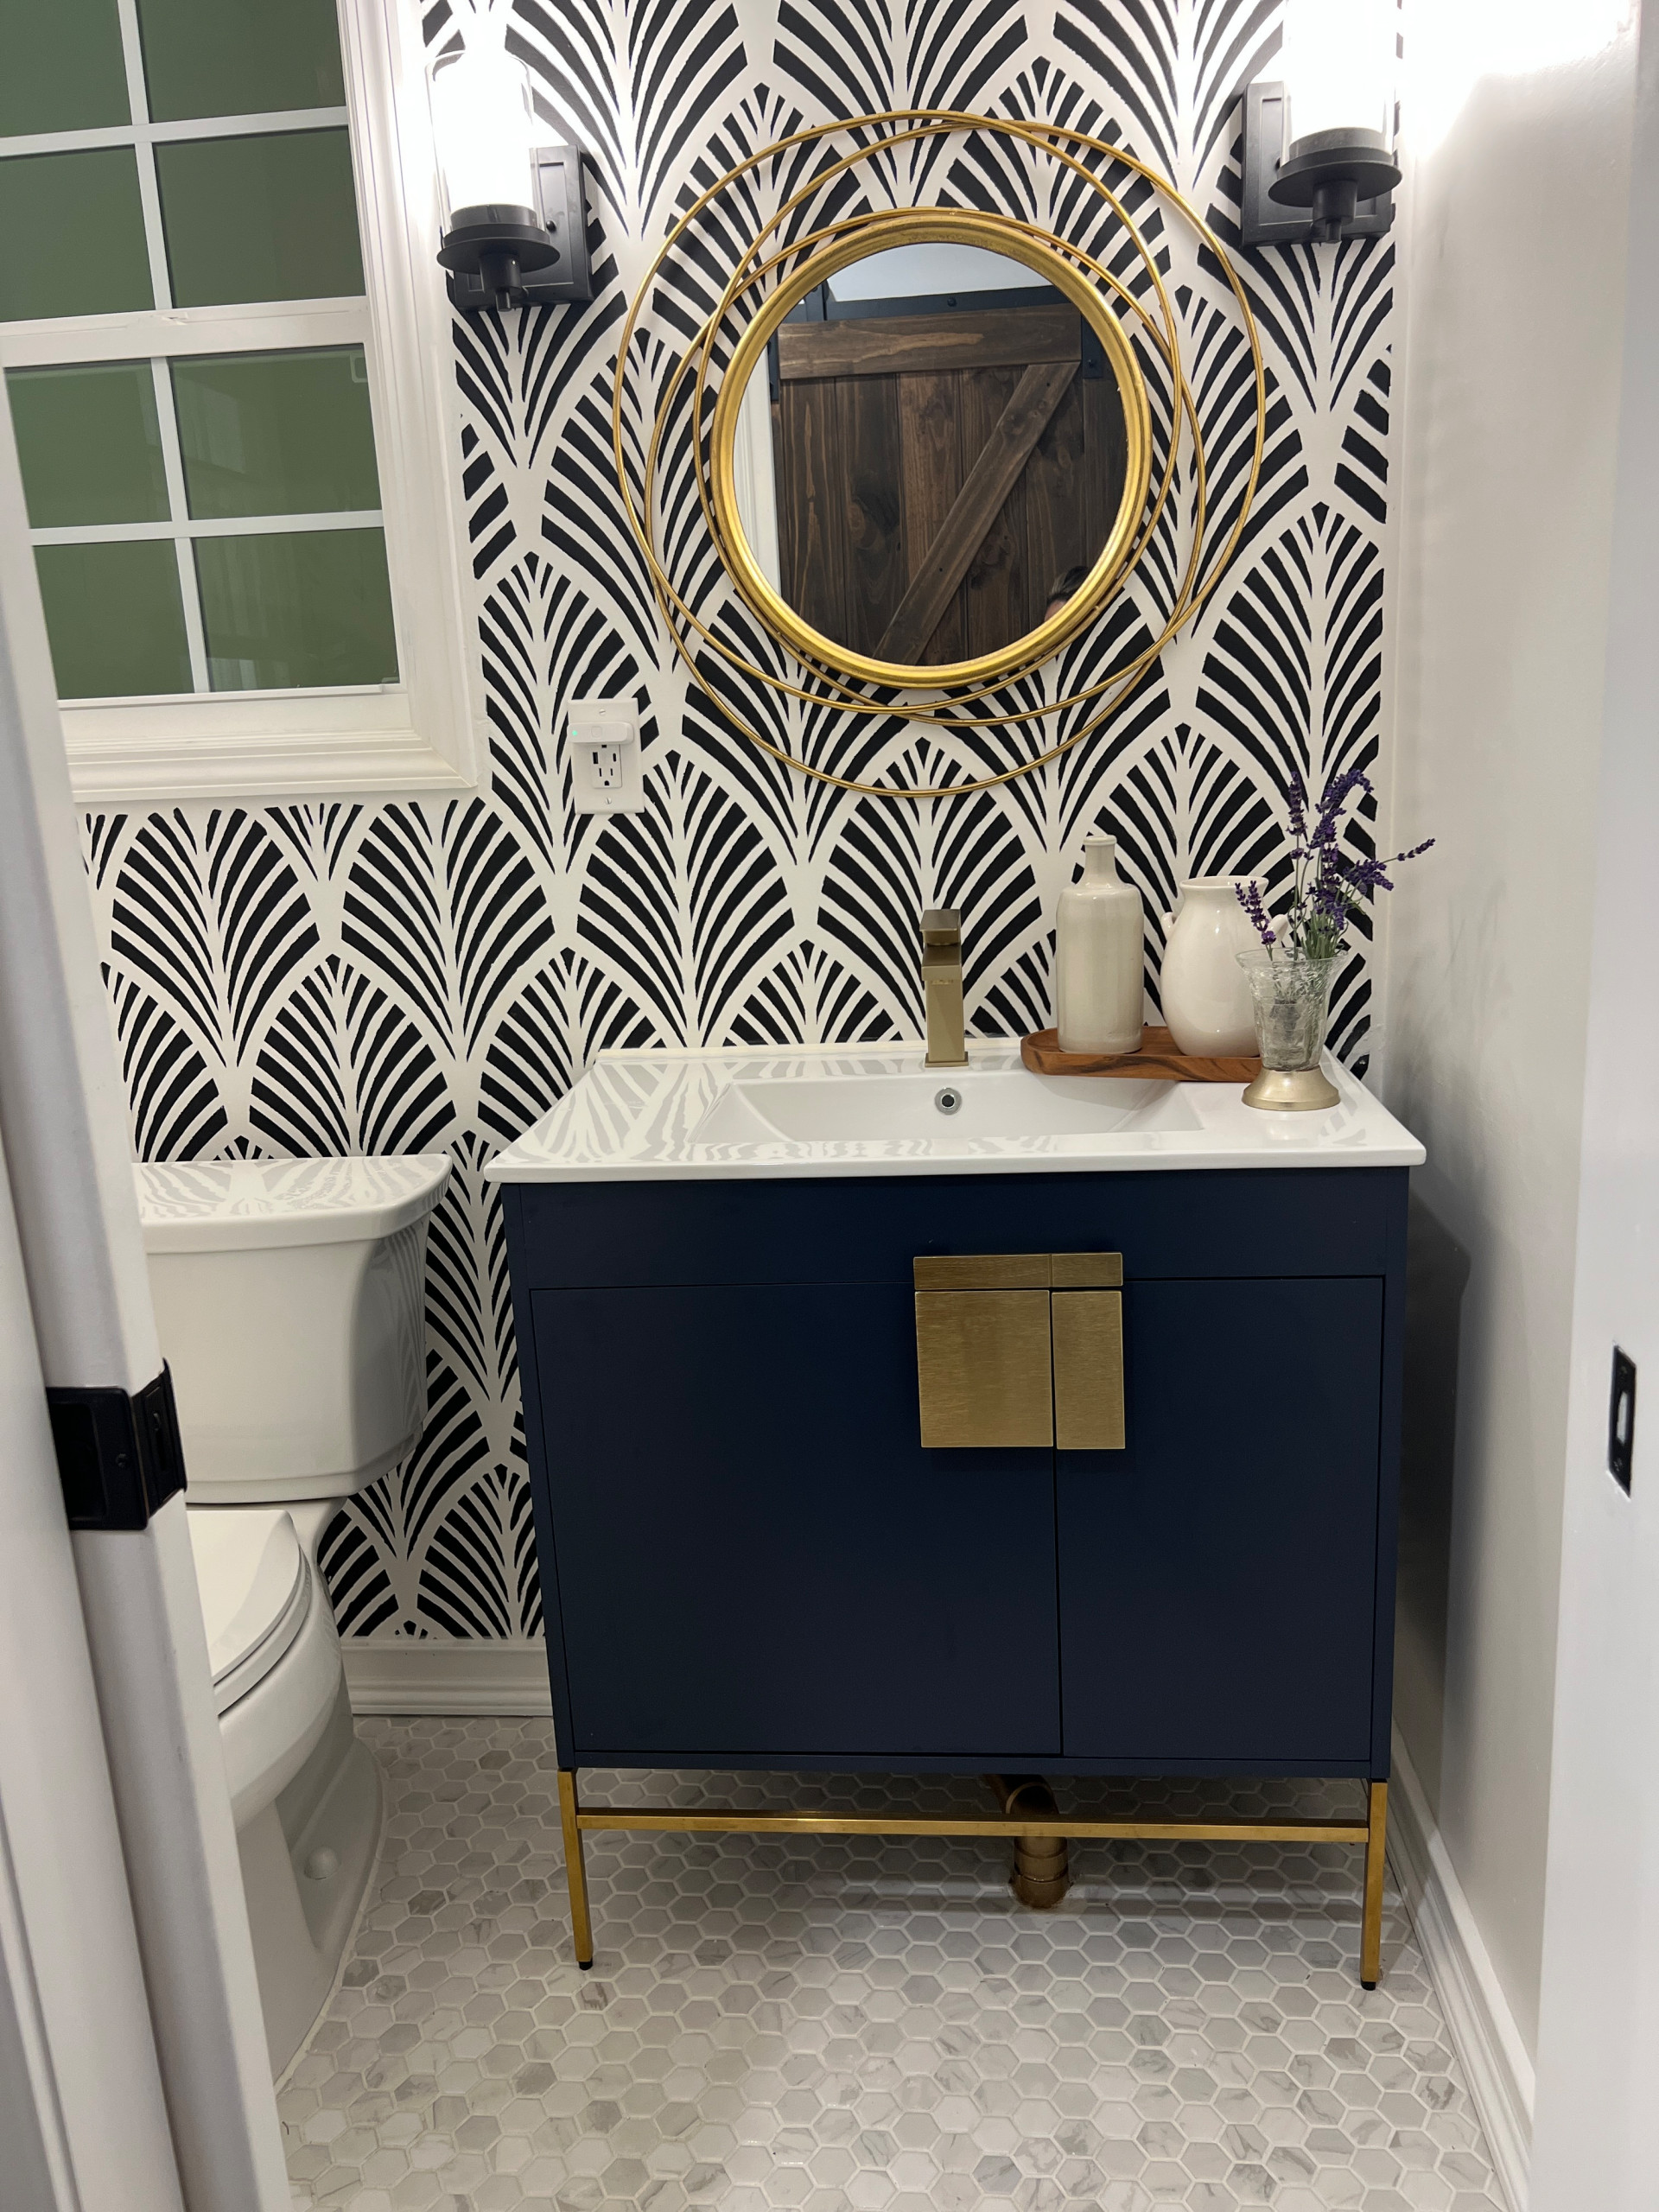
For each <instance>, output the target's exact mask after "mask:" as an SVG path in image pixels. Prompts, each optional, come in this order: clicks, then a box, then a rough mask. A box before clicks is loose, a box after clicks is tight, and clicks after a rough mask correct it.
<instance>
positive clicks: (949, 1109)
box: [933, 1083, 962, 1114]
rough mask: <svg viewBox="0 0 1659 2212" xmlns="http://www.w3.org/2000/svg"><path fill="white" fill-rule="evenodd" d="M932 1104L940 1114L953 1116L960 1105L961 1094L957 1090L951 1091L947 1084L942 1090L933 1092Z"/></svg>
mask: <svg viewBox="0 0 1659 2212" xmlns="http://www.w3.org/2000/svg"><path fill="white" fill-rule="evenodd" d="M933 1103H934V1104H935V1105H936V1106H937V1107H938V1109H939V1111H940V1113H941V1114H954V1113H955V1112H956V1111H957V1108H958V1107H959V1106H960V1105H961V1104H962V1093H961V1092H960V1091H959V1090H952V1089H951V1088H950V1084H948V1083H947V1084H945V1086H944V1090H936V1091H935V1092H934V1094H933Z"/></svg>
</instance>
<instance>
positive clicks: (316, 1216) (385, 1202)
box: [133, 1153, 449, 1252]
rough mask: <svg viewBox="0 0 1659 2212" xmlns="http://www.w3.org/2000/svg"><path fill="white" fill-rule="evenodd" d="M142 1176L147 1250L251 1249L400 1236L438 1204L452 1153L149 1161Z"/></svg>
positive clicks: (137, 1169)
mask: <svg viewBox="0 0 1659 2212" xmlns="http://www.w3.org/2000/svg"><path fill="white" fill-rule="evenodd" d="M133 1176H134V1179H135V1180H136V1181H137V1186H138V1216H139V1219H140V1220H141V1221H142V1223H143V1230H144V1249H145V1250H146V1251H148V1252H228V1251H248V1250H253V1249H258V1248H260V1247H266V1248H268V1247H270V1246H272V1245H278V1244H343V1243H353V1242H356V1241H359V1240H365V1239H367V1238H370V1237H374V1236H391V1234H392V1232H393V1231H394V1230H399V1229H403V1228H404V1227H405V1226H406V1225H407V1224H409V1223H410V1222H411V1221H418V1220H419V1219H420V1217H421V1216H422V1215H423V1214H427V1213H430V1212H431V1211H432V1209H433V1207H434V1206H435V1205H437V1203H438V1200H439V1199H440V1198H442V1195H443V1186H444V1185H445V1183H446V1182H447V1181H448V1177H449V1160H448V1154H445V1153H411V1154H409V1155H408V1156H407V1157H406V1158H404V1159H400V1160H363V1159H347V1160H181V1161H178V1162H176V1163H175V1164H174V1165H172V1166H154V1165H151V1164H149V1163H147V1162H140V1163H138V1164H137V1165H136V1166H134V1168H133Z"/></svg>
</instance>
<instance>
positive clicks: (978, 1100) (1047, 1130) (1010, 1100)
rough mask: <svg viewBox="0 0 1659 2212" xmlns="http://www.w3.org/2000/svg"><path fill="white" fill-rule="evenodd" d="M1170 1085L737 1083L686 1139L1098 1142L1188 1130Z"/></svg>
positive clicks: (987, 1078) (878, 1080) (953, 1078)
mask: <svg viewBox="0 0 1659 2212" xmlns="http://www.w3.org/2000/svg"><path fill="white" fill-rule="evenodd" d="M1188 1087H1189V1086H1188V1085H1186V1084H1179V1083H1130V1082H1128V1081H1122V1082H1116V1081H1114V1082H1104V1081H1102V1080H1101V1079H1100V1078H1098V1077H1088V1076H1033V1075H1028V1074H1027V1071H1026V1070H1025V1069H1024V1068H1020V1067H1015V1068H976V1067H967V1068H927V1067H924V1068H918V1069H917V1070H916V1071H914V1072H913V1073H910V1074H906V1075H880V1074H858V1075H793V1074H778V1073H767V1074H766V1075H756V1076H749V1077H746V1076H742V1075H740V1076H739V1077H737V1079H736V1081H735V1082H734V1083H731V1084H728V1085H727V1087H726V1089H725V1090H722V1091H721V1094H720V1096H719V1097H718V1098H717V1099H716V1100H715V1103H714V1104H713V1105H712V1106H711V1107H710V1108H709V1111H708V1113H706V1114H705V1115H704V1116H703V1117H702V1121H701V1122H699V1123H698V1125H697V1127H696V1129H695V1130H694V1131H693V1132H692V1137H693V1141H694V1142H696V1143H700V1144H729V1143H731V1142H733V1141H734V1140H736V1141H742V1140H743V1139H745V1138H751V1139H752V1138H753V1136H754V1135H755V1134H756V1124H757V1122H759V1123H760V1124H761V1125H762V1126H764V1128H766V1130H768V1131H769V1132H770V1133H771V1134H772V1135H773V1136H779V1137H793V1138H796V1139H797V1140H798V1141H800V1142H802V1143H804V1144H841V1143H846V1142H848V1141H852V1142H854V1143H860V1144H879V1143H886V1142H889V1141H893V1139H910V1138H917V1137H920V1138H925V1140H926V1141H928V1142H929V1143H939V1144H953V1143H954V1144H959V1143H962V1142H963V1141H969V1140H972V1139H975V1138H983V1137H992V1138H999V1139H1007V1138H1011V1137H1072V1136H1096V1137H1098V1136H1107V1135H1113V1134H1115V1133H1116V1132H1117V1131H1119V1130H1122V1129H1132V1128H1133V1129H1151V1128H1159V1129H1196V1128H1198V1117H1197V1116H1196V1115H1194V1113H1193V1112H1192V1109H1191V1107H1190V1106H1189V1105H1188V1104H1187V1103H1186V1097H1185V1092H1186V1090H1187V1089H1188Z"/></svg>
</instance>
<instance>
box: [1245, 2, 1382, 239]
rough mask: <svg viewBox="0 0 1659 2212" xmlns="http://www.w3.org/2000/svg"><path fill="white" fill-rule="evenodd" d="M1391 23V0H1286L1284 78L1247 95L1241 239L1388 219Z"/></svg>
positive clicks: (1373, 226) (1368, 234) (1356, 231)
mask: <svg viewBox="0 0 1659 2212" xmlns="http://www.w3.org/2000/svg"><path fill="white" fill-rule="evenodd" d="M1394 55H1395V8H1394V5H1393V0H1287V5H1286V9H1285V20H1284V41H1283V45H1282V46H1281V50H1280V66H1281V70H1282V72H1283V78H1282V81H1281V82H1280V83H1278V84H1269V83H1267V82H1265V81H1259V82H1257V83H1255V84H1254V85H1249V86H1246V87H1245V92H1244V168H1243V207H1242V209H1241V211H1240V223H1239V235H1240V237H1241V238H1242V240H1243V244H1244V245H1306V244H1308V243H1311V242H1314V241H1325V242H1329V241H1331V240H1333V239H1337V238H1376V237H1377V236H1379V235H1380V234H1381V233H1382V232H1384V231H1386V230H1388V229H1389V227H1390V226H1392V224H1393V222H1394V188H1395V185H1396V184H1398V183H1399V181H1400V170H1399V167H1398V165H1397V163H1396V162H1395V158H1394V152H1393V147H1394Z"/></svg>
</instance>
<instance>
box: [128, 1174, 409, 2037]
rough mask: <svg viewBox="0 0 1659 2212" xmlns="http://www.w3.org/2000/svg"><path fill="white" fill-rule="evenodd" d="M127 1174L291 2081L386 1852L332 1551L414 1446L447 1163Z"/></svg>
mask: <svg viewBox="0 0 1659 2212" xmlns="http://www.w3.org/2000/svg"><path fill="white" fill-rule="evenodd" d="M134 1172H135V1174H136V1175H137V1183H138V1206H139V1212H140V1214H141V1216H142V1217H143V1230H144V1247H145V1249H146V1251H147V1252H148V1254H149V1279H150V1286H151V1288H152V1290H153V1292H154V1294H155V1300H156V1325H157V1328H158V1330H159V1332H160V1334H161V1340H162V1353H163V1355H164V1356H165V1357H166V1359H167V1362H168V1366H169V1367H170V1368H171V1370H172V1373H173V1388H174V1392H175V1396H176V1398H177V1401H178V1409H179V1427H180V1429H181V1433H182V1435H183V1440H184V1462H185V1470H186V1475H187V1478H188V1490H187V1491H186V1503H187V1505H188V1514H189V1526H190V1536H191V1544H192V1548H193V1550H194V1554H195V1561H196V1578H197V1580H198V1582H199V1584H200V1590H201V1611H202V1619H203V1621H204V1623H205V1624H206V1627H207V1649H208V1656H209V1660H210V1662H211V1664H212V1667H213V1696H214V1700H215V1703H216V1704H217V1706H218V1708H219V1734H220V1737H221V1739H222V1741H223V1743H224V1746H225V1763H226V1770H227V1771H228V1774H229V1777H230V1784H231V1802H232V1809H233V1811H234V1814H235V1818H236V1829H237V1841H238V1846H239V1847H240V1851H241V1859H242V1876H243V1880H244V1883H245V1886H246V1889H247V1897H248V1918H249V1921H250V1923H251V1927H252V1930H253V1950H254V1959H255V1962H256V1964H257V1967H258V1972H259V1993H260V1997H261V1999H262V2001H263V2004H264V2016H265V2035H266V2038H267V2040H268V2041H269V2043H270V2063H271V2071H272V2073H273V2074H280V2073H281V2072H282V2071H283V2068H284V2067H285V2066H286V2065H287V2064H288V2063H289V2060H290V2059H291V2058H292V2056H293V2055H294V2053H295V2052H296V2050H298V2048H299V2046H300V2044H302V2042H303V2041H304V2039H305V2037H306V2036H307V2035H308V2033H309V2031H310V2029H311V2027H312V2025H313V2024H314V2023H315V2019H316V2017H317V2014H318V2013H319V2012H320V2011H321V2008H322V2006H323V2005H324V2003H325V2002H326V2001H327V1996H328V1993H329V1990H330V1988H331V1987H332V1986H333V1984H334V1975H335V1974H336V1972H337V1971H338V1969H339V1966H340V1956H341V1954H342V1952H343V1950H344V1948H345V1945H346V1938H347V1937H348V1936H349V1935H350V1933H351V1929H352V1923H353V1920H354V1919H355V1917H356V1915H357V1909H358V1906H359V1904H360V1903H361V1901H362V1897H363V1891H364V1889H365V1885H366V1884H367V1882H368V1878H369V1874H370V1871H371V1869H372V1866H373V1864H374V1856H375V1852H376V1848H377V1847H378V1842H379V1834H380V1809H381V1808H380V1777H379V1772H378V1769H377V1768H376V1766H375V1764H374V1760H373V1758H372V1757H371V1755H370V1753H369V1751H368V1749H367V1747H366V1746H365V1745H362V1744H360V1743H359V1741H358V1739H357V1736H356V1733H355V1732H354V1731H353V1726H352V1710H351V1705H350V1702H349V1700H348V1699H347V1697H346V1676H345V1671H344V1669H343V1668H342V1666H341V1663H340V1640H339V1637H338V1636H337V1635H336V1633H335V1630H334V1615H333V1612H332V1611H331V1610H330V1607H329V1604H328V1598H327V1592H326V1591H325V1589H324V1588H323V1586H322V1578H321V1573H319V1571H318V1567H317V1556H316V1555H317V1545H318V1541H319V1540H320V1539H321V1535H322V1531H323V1529H325V1528H326V1527H327V1524H328V1522H330V1521H331V1520H332V1519H333V1517H334V1514H335V1512H336V1511H337V1510H338V1508H339V1504H340V1500H341V1499H342V1498H345V1497H351V1496H353V1494H354V1493H355V1492H356V1491H359V1490H361V1489H363V1487H364V1486H365V1484H368V1483H371V1482H372V1481H373V1480H374V1478H375V1477H376V1476H377V1475H380V1474H384V1473H385V1471H386V1470H387V1469H388V1468H389V1467H393V1466H395V1465H397V1462H398V1460H400V1459H403V1458H404V1455H405V1453H406V1452H408V1451H409V1449H410V1446H411V1445H413V1443H414V1442H415V1440H416V1437H417V1436H418V1435H419V1434H420V1432H421V1426H422V1423H423V1420H424V1418H425V1413H426V1328H425V1317H424V1313H423V1281H424V1276H425V1268H426V1232H427V1225H428V1222H429V1218H430V1216H431V1213H432V1210H433V1208H434V1207H435V1205H437V1203H438V1200H439V1198H441V1197H442V1193H443V1186H444V1184H445V1182H446V1180H447V1179H448V1173H449V1162H448V1160H447V1159H445V1158H443V1157H442V1155H417V1156H416V1157H412V1158H409V1159H404V1160H214V1161H203V1162H200V1163H190V1164H185V1165H181V1166H164V1167H158V1166H139V1167H137V1168H136V1169H135V1171H134Z"/></svg>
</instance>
